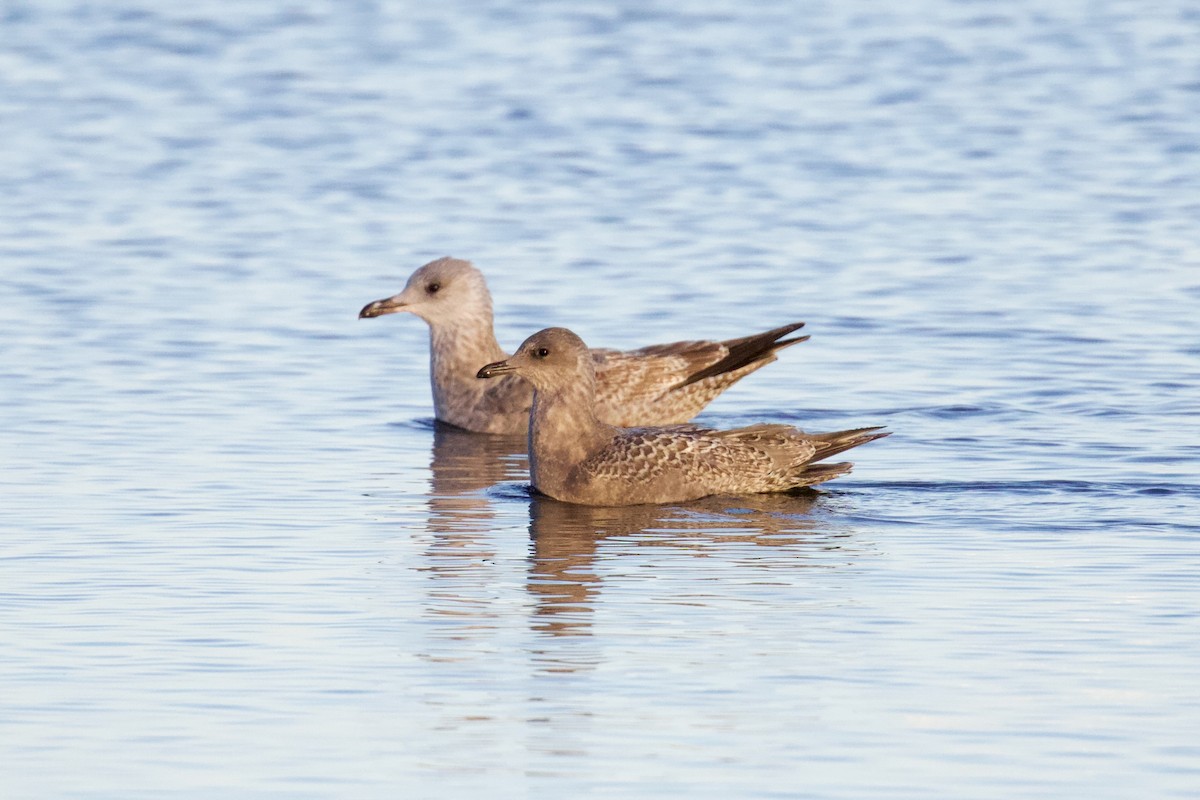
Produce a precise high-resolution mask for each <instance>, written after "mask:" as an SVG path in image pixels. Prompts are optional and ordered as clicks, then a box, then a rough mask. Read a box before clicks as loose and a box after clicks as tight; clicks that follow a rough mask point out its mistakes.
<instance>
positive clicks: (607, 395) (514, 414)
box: [358, 256, 808, 434]
mask: <svg viewBox="0 0 1200 800" xmlns="http://www.w3.org/2000/svg"><path fill="white" fill-rule="evenodd" d="M402 311H403V312H408V313H411V314H415V315H417V316H418V317H420V318H421V319H423V320H425V322H426V323H428V324H429V355H430V358H429V373H430V380H431V383H432V385H433V408H434V416H436V417H437V418H438V419H439V420H441V421H443V422H448V423H450V424H451V425H456V426H458V427H460V428H465V429H466V430H469V431H475V432H477V433H499V434H519V433H525V432H526V430H527V429H528V425H529V407H530V404H531V403H532V402H533V388H532V387H531V386H530V385H529V384H528V383H527V382H525V381H524V380H523V379H521V378H519V377H517V376H509V377H506V378H504V379H502V380H499V381H494V382H492V383H490V384H488V383H484V382H481V381H478V380H476V379H475V373H476V371H477V370H478V369H479V365H480V364H485V363H488V362H491V361H499V360H501V359H504V358H507V357H508V353H506V352H505V351H504V350H503V348H501V347H500V344H499V343H498V342H497V341H496V334H495V331H494V329H493V327H492V296H491V294H490V293H489V292H488V287H487V282H486V281H485V280H484V278H483V273H481V272H480V271H479V270H478V269H476V268H475V266H474V265H472V264H471V262H469V261H463V260H461V259H457V258H450V257H448V256H447V257H445V258H439V259H437V260H436V261H431V262H429V263H428V264H426V265H425V266H423V267H421V268H420V269H418V270H417V271H416V272H414V273H413V274H412V276H411V277H409V279H408V283H407V284H406V285H405V287H404V290H403V291H401V292H400V293H399V294H397V295H395V296H393V297H388V298H385V299H383V300H376V301H374V302H372V303H367V305H366V306H364V307H363V309H362V311H360V312H359V314H358V316H359V318H360V319H366V318H370V317H379V316H383V315H384V314H394V313H396V312H402ZM803 326H804V323H803V322H793V323H791V324H789V325H784V326H783V327H780V328H774V329H773V330H769V331H764V332H763V333H757V334H754V335H752V336H745V337H742V338H740V339H729V340H726V341H723V342H712V341H686V342H674V343H671V344H656V345H651V346H649V347H643V348H641V349H640V350H630V351H620V350H600V349H597V350H592V351H591V357H592V362H593V365H594V368H595V372H596V413H597V414H598V415H599V417H600V419H602V420H604V421H605V422H607V423H609V424H612V425H669V424H673V423H681V422H687V421H688V420H690V419H691V418H692V417H694V416H696V415H697V414H699V413H700V410H701V409H703V408H704V407H705V406H706V405H708V404H709V402H711V401H712V399H713V398H714V397H716V396H717V395H719V394H720V393H721V392H723V391H725V389H727V388H729V387H730V386H732V385H733V384H734V383H736V382H737V381H738V380H740V379H742V378H744V377H745V376H747V375H749V374H750V373H751V372H754V371H755V370H757V369H760V368H762V367H765V366H766V365H767V364H770V363H771V362H772V361H774V360H775V357H776V354H777V353H778V352H779V351H780V350H782V349H783V348H785V347H788V346H789V345H793V344H796V343H797V342H803V341H805V340H806V339H808V337H807V336H794V337H792V338H790V339H785V338H783V337H785V336H787V335H788V334H789V333H791V332H792V331H795V330H798V329H799V328H802V327H803Z"/></svg>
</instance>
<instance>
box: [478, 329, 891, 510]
mask: <svg viewBox="0 0 1200 800" xmlns="http://www.w3.org/2000/svg"><path fill="white" fill-rule="evenodd" d="M511 374H516V375H520V376H521V377H523V378H525V379H526V380H528V381H529V382H530V383H531V384H533V388H534V396H533V408H532V410H531V412H530V423H529V472H530V477H531V478H532V482H533V487H534V488H535V489H537V490H538V491H540V492H542V493H543V494H548V495H550V496H551V497H553V498H555V499H558V500H563V501H566V502H568V503H583V504H585V505H594V506H625V505H637V504H640V503H676V502H683V501H686V500H695V499H697V498H700V497H705V496H707V495H714V494H755V493H759V492H782V491H787V490H788V489H795V488H798V487H801V486H812V485H814V484H817V483H824V482H825V481H827V480H831V479H832V478H836V477H838V476H839V475H845V474H846V473H847V472H849V471H850V468H851V464H849V463H846V462H842V463H837V464H821V463H817V462H820V461H823V460H824V459H826V458H828V457H830V456H832V455H835V454H837V453H840V452H842V451H843V450H849V449H850V448H851V447H858V446H859V445H860V444H865V443H867V442H870V441H873V440H875V439H879V438H881V437H883V436H887V435H888V434H887V433H886V432H883V431H881V429H880V428H858V429H856V430H849V431H838V432H836V433H804V432H803V431H801V430H798V429H796V428H793V427H792V426H790V425H777V424H776V425H752V426H750V427H748V428H737V429H734V430H727V431H718V430H711V429H708V428H701V427H698V426H694V425H677V426H666V427H645V428H620V427H616V426H613V425H609V424H607V423H605V422H602V421H600V419H599V418H598V417H597V414H596V375H595V369H594V367H593V365H592V359H591V358H590V357H589V354H588V349H587V345H585V344H584V343H583V341H582V340H581V339H580V338H579V337H578V336H576V335H575V334H574V333H572V332H571V331H569V330H567V329H566V328H546V329H545V330H543V331H539V332H538V333H535V334H534V335H533V336H530V337H529V338H528V339H526V340H525V341H524V342H523V343H522V344H521V347H520V348H518V350H517V352H516V354H515V355H513V356H512V357H511V358H508V359H505V360H503V361H497V362H495V363H493V364H488V365H486V366H484V367H483V368H481V369H480V370H479V377H480V378H490V377H492V376H495V375H511Z"/></svg>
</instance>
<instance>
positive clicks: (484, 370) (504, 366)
mask: <svg viewBox="0 0 1200 800" xmlns="http://www.w3.org/2000/svg"><path fill="white" fill-rule="evenodd" d="M516 371H517V368H516V367H514V366H513V365H512V364H509V363H508V362H507V361H495V362H493V363H491V364H485V365H484V366H482V367H480V368H479V372H476V373H475V377H476V378H494V377H496V376H497V375H505V374H507V373H509V372H516Z"/></svg>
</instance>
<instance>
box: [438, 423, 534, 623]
mask: <svg viewBox="0 0 1200 800" xmlns="http://www.w3.org/2000/svg"><path fill="white" fill-rule="evenodd" d="M527 463H528V462H527V460H526V458H525V439H524V437H515V436H479V435H478V434H472V433H468V432H466V431H463V430H460V429H458V428H455V427H454V426H452V425H446V424H444V423H439V422H435V423H434V430H433V454H432V458H431V460H430V465H429V466H430V482H429V493H428V497H427V499H426V505H427V507H428V517H427V521H426V526H427V528H428V530H429V532H430V533H431V534H433V538H432V540H431V542H430V544H429V548H428V551H427V552H426V555H425V558H424V562H425V569H427V570H428V571H429V572H430V573H431V574H433V575H435V576H436V577H437V578H438V580H437V582H436V583H434V584H432V585H431V586H430V597H431V599H432V600H433V601H434V603H433V604H432V605H431V606H430V612H431V613H432V614H434V615H436V616H438V617H441V618H447V619H449V618H454V619H457V620H460V621H461V623H465V625H466V626H467V627H465V628H464V627H460V625H459V624H456V625H455V627H454V628H453V629H452V630H454V632H455V634H456V635H464V633H465V631H466V630H467V629H468V628H472V627H483V628H491V627H494V626H495V625H496V624H497V623H495V622H493V620H496V619H497V618H498V617H499V613H498V612H497V610H496V608H495V605H494V603H493V602H492V593H491V589H490V587H491V586H492V585H493V584H494V582H495V580H496V579H497V576H496V567H495V561H496V552H495V547H494V545H493V544H492V542H491V536H492V534H493V532H494V530H495V528H496V520H495V518H496V506H495V500H494V499H493V498H491V497H489V496H488V495H487V493H486V490H487V489H490V488H491V487H492V486H494V485H495V484H497V483H502V482H504V481H510V480H522V481H523V480H527V477H528V472H527V470H528V466H527Z"/></svg>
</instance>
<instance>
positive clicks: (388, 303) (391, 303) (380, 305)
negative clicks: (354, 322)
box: [358, 295, 408, 319]
mask: <svg viewBox="0 0 1200 800" xmlns="http://www.w3.org/2000/svg"><path fill="white" fill-rule="evenodd" d="M407 310H408V303H405V302H402V301H401V300H400V295H396V296H395V297H387V298H384V299H383V300H375V301H373V302H370V303H367V304H366V305H365V306H363V308H362V311H360V312H358V318H359V319H370V318H371V317H382V316H383V315H384V314H395V313H396V312H398V311H407Z"/></svg>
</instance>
